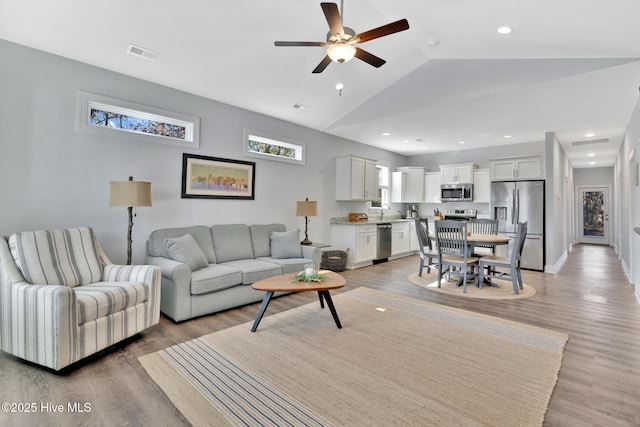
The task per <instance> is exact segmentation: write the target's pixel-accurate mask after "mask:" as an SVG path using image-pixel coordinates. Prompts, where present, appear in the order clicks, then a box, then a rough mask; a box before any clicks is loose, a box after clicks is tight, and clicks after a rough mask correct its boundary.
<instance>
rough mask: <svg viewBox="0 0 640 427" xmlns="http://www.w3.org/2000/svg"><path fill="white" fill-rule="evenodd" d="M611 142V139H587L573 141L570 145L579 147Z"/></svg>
mask: <svg viewBox="0 0 640 427" xmlns="http://www.w3.org/2000/svg"><path fill="white" fill-rule="evenodd" d="M609 142H611V138H600V139H589V140H586V141H573V142H571V145H573V146H574V147H575V146H580V145H592V144H608V143H609Z"/></svg>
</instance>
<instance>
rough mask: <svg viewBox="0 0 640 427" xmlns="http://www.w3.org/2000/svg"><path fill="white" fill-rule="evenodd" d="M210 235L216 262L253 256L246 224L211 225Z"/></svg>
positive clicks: (251, 257) (220, 262)
mask: <svg viewBox="0 0 640 427" xmlns="http://www.w3.org/2000/svg"><path fill="white" fill-rule="evenodd" d="M211 236H212V237H213V247H214V250H215V252H216V259H217V262H218V264H222V263H223V262H228V261H235V260H239V259H253V258H254V256H253V247H252V246H251V234H250V232H249V226H248V225H246V224H224V225H214V226H212V227H211Z"/></svg>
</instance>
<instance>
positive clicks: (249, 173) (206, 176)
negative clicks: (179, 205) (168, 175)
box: [181, 153, 256, 200]
mask: <svg viewBox="0 0 640 427" xmlns="http://www.w3.org/2000/svg"><path fill="white" fill-rule="evenodd" d="M255 181H256V164H255V163H254V162H244V161H241V160H231V159H221V158H218V157H207V156H198V155H195V154H187V153H184V154H183V155H182V194H181V197H182V198H183V199H184V198H195V199H245V200H253V199H254V197H255V193H254V188H255Z"/></svg>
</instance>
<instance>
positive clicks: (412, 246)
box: [409, 221, 420, 252]
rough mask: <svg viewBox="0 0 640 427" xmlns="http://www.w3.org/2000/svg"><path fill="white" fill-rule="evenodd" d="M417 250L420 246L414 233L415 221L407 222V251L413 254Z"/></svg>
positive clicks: (416, 234)
mask: <svg viewBox="0 0 640 427" xmlns="http://www.w3.org/2000/svg"><path fill="white" fill-rule="evenodd" d="M418 249H420V246H419V243H418V233H416V223H415V221H409V250H410V251H411V252H414V251H417V250H418Z"/></svg>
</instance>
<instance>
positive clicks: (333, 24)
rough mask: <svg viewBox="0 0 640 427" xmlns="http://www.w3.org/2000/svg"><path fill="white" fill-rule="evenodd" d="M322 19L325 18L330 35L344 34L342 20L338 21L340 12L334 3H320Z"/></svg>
mask: <svg viewBox="0 0 640 427" xmlns="http://www.w3.org/2000/svg"><path fill="white" fill-rule="evenodd" d="M320 6H321V7H322V11H323V12H324V17H325V18H327V23H328V24H329V29H330V30H331V34H344V28H342V19H340V11H339V10H338V5H337V4H335V3H320Z"/></svg>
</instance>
